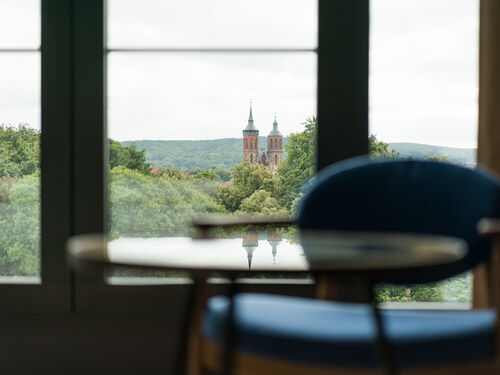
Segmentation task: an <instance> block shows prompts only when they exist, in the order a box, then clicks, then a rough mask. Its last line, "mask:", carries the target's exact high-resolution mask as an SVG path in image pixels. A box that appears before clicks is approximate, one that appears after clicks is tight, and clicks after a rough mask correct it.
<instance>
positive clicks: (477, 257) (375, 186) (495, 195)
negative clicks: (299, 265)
mask: <svg viewBox="0 0 500 375" xmlns="http://www.w3.org/2000/svg"><path fill="white" fill-rule="evenodd" d="M485 217H500V187H499V184H498V182H497V180H496V179H495V178H494V177H492V176H491V175H490V174H489V173H487V172H485V171H480V170H473V169H467V168H463V167H460V166H456V165H453V164H448V163H440V162H431V161H417V160H387V161H371V160H369V159H368V158H366V157H360V158H354V159H349V160H346V161H344V162H341V163H337V164H334V165H333V166H331V167H329V168H326V169H325V170H323V171H321V172H320V173H319V174H318V177H317V179H316V181H315V183H314V186H313V187H312V189H311V190H310V191H309V192H308V193H307V194H306V196H305V197H304V199H303V201H302V204H301V207H300V209H299V214H298V223H299V227H300V228H301V229H337V230H356V231H392V232H414V233H433V234H441V235H449V236H454V237H459V238H462V239H464V240H466V241H467V243H468V245H469V253H468V255H467V257H466V258H465V259H464V260H463V261H461V262H459V263H457V264H455V265H453V266H451V267H450V266H447V267H436V268H435V269H433V270H432V272H424V273H422V274H420V275H418V274H417V275H415V274H412V275H406V276H401V275H388V279H387V280H386V281H390V282H401V283H419V282H431V281H437V280H441V279H445V278H447V277H450V276H452V275H455V274H459V273H461V272H464V271H466V270H468V269H470V268H472V267H474V266H475V265H477V264H478V263H479V262H481V261H482V260H484V259H485V258H486V257H488V256H489V251H490V246H489V245H490V244H489V241H488V240H486V239H484V238H481V237H480V236H479V235H478V233H477V230H476V226H477V222H478V221H479V220H480V219H482V218H485Z"/></svg>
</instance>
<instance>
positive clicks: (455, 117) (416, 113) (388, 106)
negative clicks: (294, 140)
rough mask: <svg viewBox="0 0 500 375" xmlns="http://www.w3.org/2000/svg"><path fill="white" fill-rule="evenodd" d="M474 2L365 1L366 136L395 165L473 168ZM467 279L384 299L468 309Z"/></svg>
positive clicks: (476, 6)
mask: <svg viewBox="0 0 500 375" xmlns="http://www.w3.org/2000/svg"><path fill="white" fill-rule="evenodd" d="M478 13H479V2H478V1H469V0H466V1H452V0H440V1H438V2H436V1H431V0H428V1H414V0H410V1H404V2H402V1H391V0H372V1H371V23H370V25H371V26H370V27H371V29H370V134H372V135H375V136H376V137H377V140H378V141H382V142H385V143H388V144H389V148H390V149H394V150H395V151H396V152H397V153H398V156H399V157H401V158H409V157H411V158H424V159H434V160H439V161H442V162H450V163H457V164H459V165H463V166H466V167H473V166H475V161H476V148H477V144H476V140H477V102H478V98H477V95H478V82H477V77H478V72H477V70H478V67H477V61H478V31H479V28H478V26H479V25H478V20H479V15H478ZM471 283H472V278H471V275H464V276H461V277H457V278H454V279H453V280H450V281H447V282H444V283H440V284H439V285H438V286H436V287H434V286H433V287H428V286H422V287H418V288H397V289H385V290H384V294H385V296H384V298H387V299H389V300H390V299H397V300H410V301H412V300H419V301H470V300H471V289H472V288H471Z"/></svg>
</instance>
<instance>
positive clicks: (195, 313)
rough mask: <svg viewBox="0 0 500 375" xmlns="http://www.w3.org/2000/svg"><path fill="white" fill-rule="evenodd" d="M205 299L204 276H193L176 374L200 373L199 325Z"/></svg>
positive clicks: (205, 284) (196, 374)
mask: <svg viewBox="0 0 500 375" xmlns="http://www.w3.org/2000/svg"><path fill="white" fill-rule="evenodd" d="M206 301H207V283H206V279H205V278H204V277H200V278H193V285H192V287H191V290H190V293H189V296H188V301H187V308H186V316H187V317H188V318H187V319H186V326H185V327H184V332H183V333H184V334H183V336H182V340H181V345H182V346H181V347H182V348H183V349H182V350H181V353H180V356H179V358H178V364H177V366H176V370H177V371H176V373H177V374H185V373H187V374H188V375H201V374H202V358H201V355H202V353H201V328H202V327H201V325H202V317H203V311H204V309H205V305H206Z"/></svg>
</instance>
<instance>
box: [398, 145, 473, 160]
mask: <svg viewBox="0 0 500 375" xmlns="http://www.w3.org/2000/svg"><path fill="white" fill-rule="evenodd" d="M389 147H390V148H393V149H394V150H396V151H397V152H399V154H400V156H401V157H402V158H414V159H427V158H428V157H429V156H432V155H438V156H441V155H446V156H448V158H449V159H450V161H451V162H453V163H459V164H462V163H473V162H475V161H476V149H475V148H456V147H445V146H433V145H425V144H421V143H407V142H401V143H390V144H389Z"/></svg>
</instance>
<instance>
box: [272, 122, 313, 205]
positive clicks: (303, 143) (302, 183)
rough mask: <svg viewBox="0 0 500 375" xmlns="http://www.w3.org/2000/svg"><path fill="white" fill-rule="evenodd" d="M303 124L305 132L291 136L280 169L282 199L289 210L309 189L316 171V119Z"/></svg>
mask: <svg viewBox="0 0 500 375" xmlns="http://www.w3.org/2000/svg"><path fill="white" fill-rule="evenodd" d="M302 124H303V125H304V127H305V130H304V131H303V132H301V133H292V134H290V137H289V141H288V143H287V144H286V145H285V146H284V148H285V151H286V152H287V154H288V155H287V157H286V159H285V160H284V161H283V163H281V164H280V166H279V167H278V176H279V185H280V198H281V201H282V203H283V204H284V205H285V206H286V207H288V208H290V206H291V204H292V202H293V201H294V199H295V198H296V197H297V196H298V195H299V194H300V193H301V192H304V191H305V190H306V189H307V187H308V186H309V183H310V180H311V178H312V177H313V176H314V172H315V170H316V153H315V149H316V147H315V145H316V126H317V125H316V118H315V117H314V116H313V117H309V118H307V119H306V121H305V122H303V123H302Z"/></svg>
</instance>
